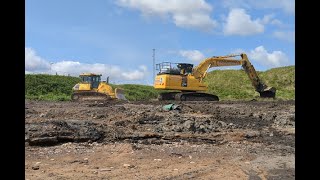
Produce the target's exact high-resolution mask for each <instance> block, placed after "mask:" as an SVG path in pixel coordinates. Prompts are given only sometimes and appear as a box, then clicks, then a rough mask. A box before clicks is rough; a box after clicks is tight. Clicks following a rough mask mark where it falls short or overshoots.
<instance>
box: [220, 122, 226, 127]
mask: <svg viewBox="0 0 320 180" xmlns="http://www.w3.org/2000/svg"><path fill="white" fill-rule="evenodd" d="M218 123H219V124H220V125H221V127H226V126H227V123H225V122H223V121H218Z"/></svg>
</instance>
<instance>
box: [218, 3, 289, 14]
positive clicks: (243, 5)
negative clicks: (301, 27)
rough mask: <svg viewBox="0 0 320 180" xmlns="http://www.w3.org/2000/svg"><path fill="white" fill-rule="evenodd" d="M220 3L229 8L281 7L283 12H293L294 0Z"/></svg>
mask: <svg viewBox="0 0 320 180" xmlns="http://www.w3.org/2000/svg"><path fill="white" fill-rule="evenodd" d="M222 5H223V6H224V7H229V8H246V9H249V8H258V9H281V10H283V11H284V12H285V13H288V14H294V13H295V0H263V1H261V0H223V1H222Z"/></svg>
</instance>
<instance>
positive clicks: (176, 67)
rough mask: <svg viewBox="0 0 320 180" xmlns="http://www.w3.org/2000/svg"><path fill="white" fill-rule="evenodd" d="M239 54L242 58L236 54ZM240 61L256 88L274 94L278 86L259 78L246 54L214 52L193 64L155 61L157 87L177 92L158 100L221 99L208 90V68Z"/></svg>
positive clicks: (264, 92) (271, 95)
mask: <svg viewBox="0 0 320 180" xmlns="http://www.w3.org/2000/svg"><path fill="white" fill-rule="evenodd" d="M238 56H240V57H241V59H235V58H234V57H238ZM237 65H241V66H242V68H243V69H244V71H245V72H246V73H247V75H248V77H249V79H250V80H251V83H252V85H253V87H254V88H255V90H256V91H257V92H259V94H260V97H262V98H275V95H276V89H275V88H274V87H268V86H267V85H266V84H264V83H263V82H262V81H261V79H260V78H259V76H258V74H257V72H256V70H255V69H254V67H253V66H252V64H251V63H250V61H249V59H248V57H247V55H246V54H244V53H242V54H233V55H227V56H213V57H209V58H206V59H204V60H203V61H202V62H200V64H199V65H197V66H196V67H193V64H188V63H170V62H163V63H159V64H156V66H157V70H160V71H159V73H158V74H157V76H156V78H155V82H154V88H155V89H161V90H176V91H175V92H164V93H161V94H160V95H159V97H158V100H179V101H219V97H218V96H216V95H213V94H209V93H205V92H206V91H207V89H208V87H207V85H205V84H204V83H203V79H204V78H205V77H206V75H207V71H208V69H209V68H212V67H218V66H237Z"/></svg>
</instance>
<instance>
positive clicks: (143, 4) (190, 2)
mask: <svg viewBox="0 0 320 180" xmlns="http://www.w3.org/2000/svg"><path fill="white" fill-rule="evenodd" d="M117 4H118V5H119V6H121V7H126V8H131V9H137V10H139V11H141V13H142V15H143V16H147V17H148V16H160V17H169V18H170V19H171V20H172V21H173V22H174V23H175V25H176V26H178V27H183V28H194V29H200V30H203V31H211V30H212V29H213V28H215V27H216V26H217V22H216V21H215V20H213V19H211V17H210V13H211V11H212V7H211V5H210V4H208V3H207V2H206V1H205V0H152V1H150V0H117Z"/></svg>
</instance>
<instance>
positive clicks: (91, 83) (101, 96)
mask: <svg viewBox="0 0 320 180" xmlns="http://www.w3.org/2000/svg"><path fill="white" fill-rule="evenodd" d="M101 76H102V75H101V74H94V73H82V74H80V75H79V77H80V78H81V82H80V83H78V84H76V85H75V86H73V88H72V90H73V92H72V95H71V100H72V101H86V100H114V99H120V100H127V99H126V97H125V95H124V90H123V89H120V88H115V90H114V91H113V89H112V87H111V86H110V85H109V77H108V78H107V82H105V81H101Z"/></svg>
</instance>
